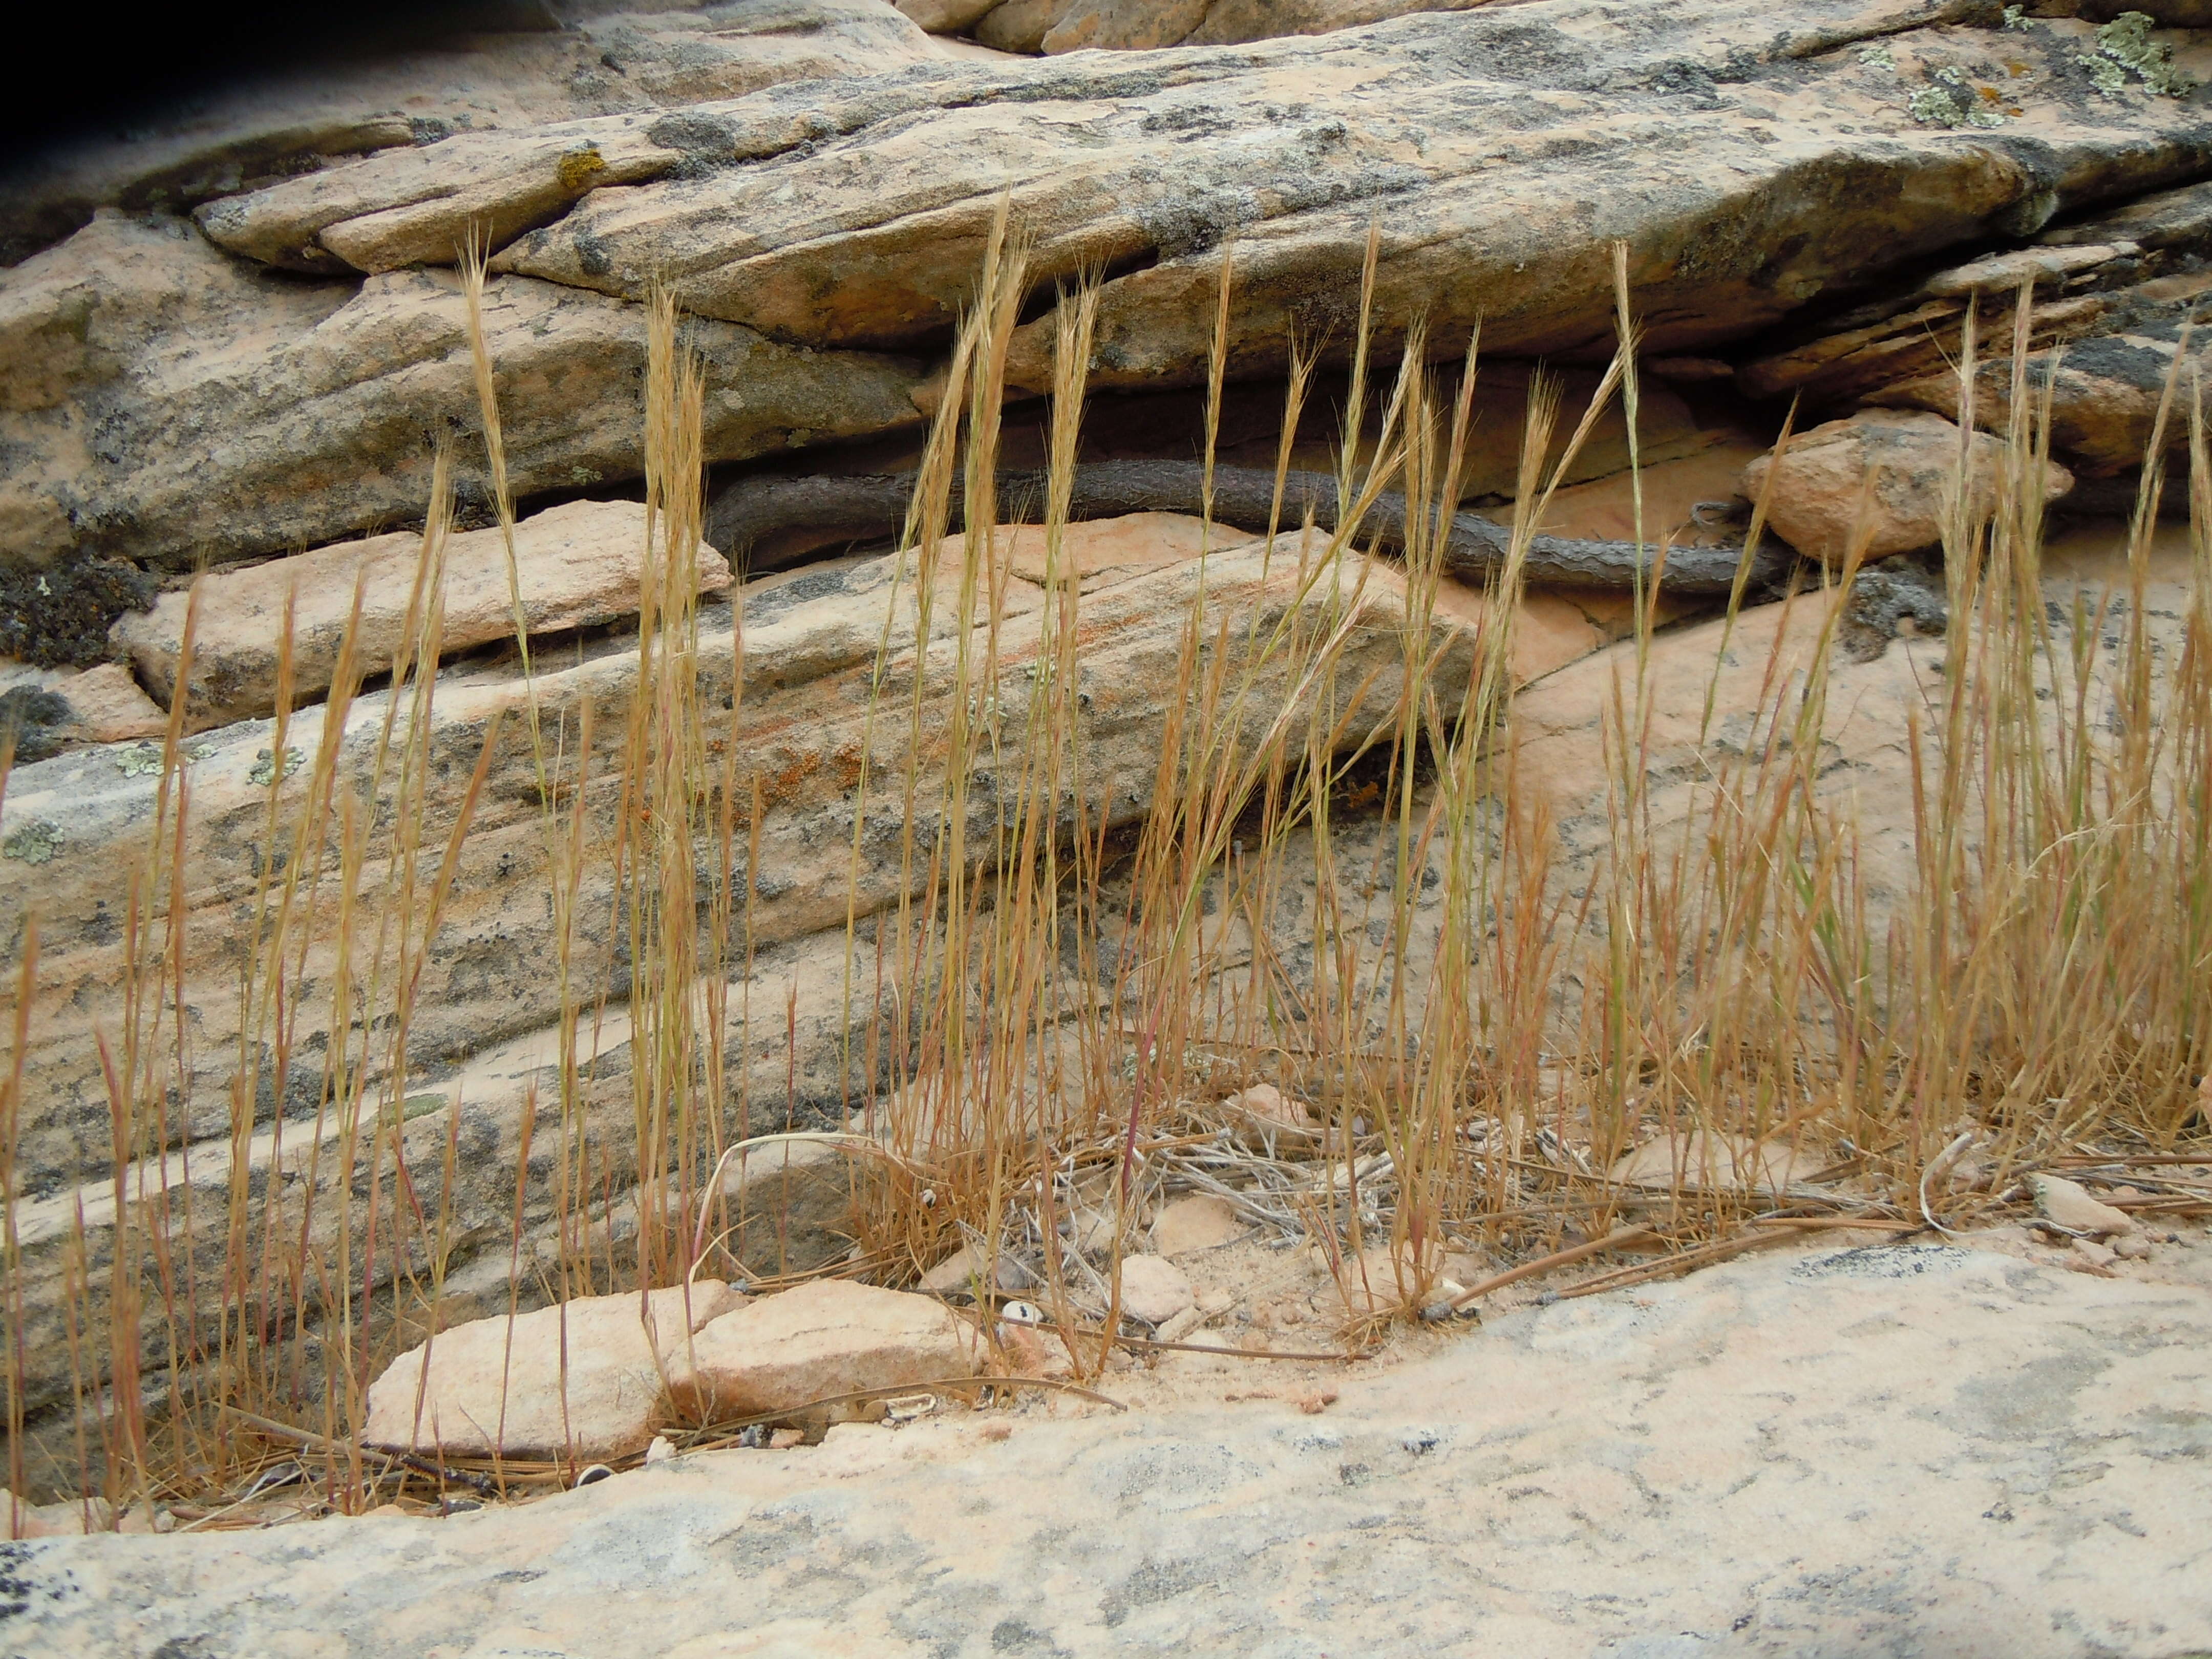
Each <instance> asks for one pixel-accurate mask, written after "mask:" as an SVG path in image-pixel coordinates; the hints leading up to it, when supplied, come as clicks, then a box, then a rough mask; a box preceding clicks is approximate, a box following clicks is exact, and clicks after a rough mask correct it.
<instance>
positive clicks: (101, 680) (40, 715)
mask: <svg viewBox="0 0 2212 1659" xmlns="http://www.w3.org/2000/svg"><path fill="white" fill-rule="evenodd" d="M168 724H169V722H168V717H167V715H166V714H163V713H162V712H161V708H159V707H158V706H157V705H156V704H155V702H154V700H153V699H152V698H151V697H149V696H147V695H146V694H145V693H144V692H143V691H142V690H139V689H138V682H137V681H136V680H134V679H133V678H131V671H130V670H129V669H127V668H125V667H124V666H123V665H121V664H119V663H102V664H101V665H100V666H99V667H97V668H88V669H84V670H82V671H79V672H77V673H74V674H72V673H69V672H66V671H60V670H55V669H38V668H31V667H28V666H27V665H22V664H16V663H5V662H0V732H12V733H13V734H14V738H15V760H16V763H17V764H19V765H26V764H28V763H32V762H34V761H42V760H47V759H51V758H52V757H53V756H55V755H58V754H60V753H62V752H63V751H64V750H68V749H72V748H77V747H81V746H82V745H83V744H93V743H125V742H128V741H130V740H131V738H142V739H143V738H155V737H160V736H161V735H162V734H163V733H164V732H167V730H168Z"/></svg>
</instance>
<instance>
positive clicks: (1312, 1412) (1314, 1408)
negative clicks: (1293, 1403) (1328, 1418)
mask: <svg viewBox="0 0 2212 1659" xmlns="http://www.w3.org/2000/svg"><path fill="white" fill-rule="evenodd" d="M1337 1398H1338V1396H1337V1392H1336V1390H1335V1389H1322V1391H1321V1392H1320V1393H1319V1394H1310V1395H1306V1397H1305V1398H1304V1399H1303V1400H1301V1401H1298V1409H1299V1410H1300V1411H1302V1412H1304V1413H1305V1414H1306V1415H1307V1416H1308V1417H1319V1416H1320V1415H1321V1414H1322V1413H1323V1412H1325V1411H1327V1410H1328V1408H1329V1407H1331V1406H1334V1404H1336V1401H1337Z"/></svg>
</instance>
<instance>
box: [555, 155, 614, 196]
mask: <svg viewBox="0 0 2212 1659" xmlns="http://www.w3.org/2000/svg"><path fill="white" fill-rule="evenodd" d="M606 170H607V158H606V157H605V156H604V155H600V154H599V149H597V147H596V146H593V145H588V144H587V145H586V146H585V147H584V148H583V149H572V150H570V151H569V152H568V154H567V155H563V156H562V158H561V188H562V189H563V190H566V191H585V190H589V189H590V188H591V187H592V184H593V182H594V181H595V180H596V179H598V178H599V174H601V173H605V171H606Z"/></svg>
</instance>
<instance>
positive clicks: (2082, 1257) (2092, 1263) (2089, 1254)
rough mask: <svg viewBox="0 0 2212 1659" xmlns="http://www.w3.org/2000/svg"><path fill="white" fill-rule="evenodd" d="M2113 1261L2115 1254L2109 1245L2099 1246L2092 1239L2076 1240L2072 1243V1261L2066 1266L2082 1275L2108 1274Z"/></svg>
mask: <svg viewBox="0 0 2212 1659" xmlns="http://www.w3.org/2000/svg"><path fill="white" fill-rule="evenodd" d="M2114 1259H2115V1253H2114V1251H2113V1250H2112V1247H2111V1246H2110V1245H2106V1244H2100V1243H2096V1242H2094V1241H2093V1240H2092V1239H2087V1238H2077V1239H2075V1241H2074V1251H2073V1260H2072V1261H2069V1262H2068V1263H2067V1266H2069V1267H2073V1268H2075V1269H2077V1270H2078V1271H2080V1272H2082V1273H2109V1272H2110V1271H2111V1270H2112V1262H2113V1261H2114Z"/></svg>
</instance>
